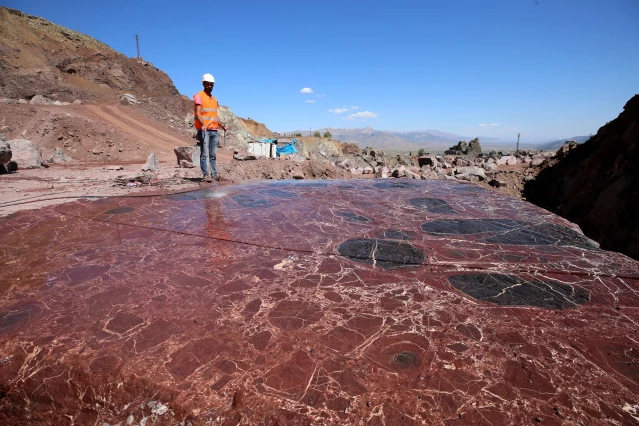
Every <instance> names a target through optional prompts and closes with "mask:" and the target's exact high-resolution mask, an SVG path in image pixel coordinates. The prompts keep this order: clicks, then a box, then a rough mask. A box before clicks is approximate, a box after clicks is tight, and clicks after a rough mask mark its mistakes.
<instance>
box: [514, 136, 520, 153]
mask: <svg viewBox="0 0 639 426" xmlns="http://www.w3.org/2000/svg"><path fill="white" fill-rule="evenodd" d="M520 136H521V133H517V150H516V151H515V154H517V153H518V152H519V137H520Z"/></svg>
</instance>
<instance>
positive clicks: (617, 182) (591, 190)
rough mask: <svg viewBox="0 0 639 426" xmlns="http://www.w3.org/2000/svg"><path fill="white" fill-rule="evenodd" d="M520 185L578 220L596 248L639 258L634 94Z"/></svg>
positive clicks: (638, 132)
mask: <svg viewBox="0 0 639 426" xmlns="http://www.w3.org/2000/svg"><path fill="white" fill-rule="evenodd" d="M557 157H558V158H559V157H563V158H561V159H559V160H558V162H557V163H556V164H554V165H552V166H550V167H547V168H545V169H544V170H542V171H541V172H540V173H539V175H538V176H537V178H536V179H535V180H533V181H530V182H529V183H527V184H526V186H525V191H524V192H525V195H526V197H527V199H528V200H529V201H531V202H533V203H535V204H537V205H539V206H541V207H544V208H546V209H548V210H550V211H552V212H555V213H557V214H559V215H561V216H563V217H565V218H566V219H568V220H570V221H572V222H575V223H576V224H578V225H579V226H580V227H581V229H582V230H583V231H584V233H585V234H586V235H587V236H589V237H590V238H592V239H594V240H596V241H598V242H599V243H600V244H601V247H602V248H604V249H608V250H614V251H619V252H621V253H624V254H627V255H628V256H630V257H633V258H635V259H639V220H637V217H638V215H639V167H638V164H639V95H635V96H634V97H633V98H632V99H630V100H629V101H628V102H627V103H626V105H625V107H624V111H623V112H622V113H621V114H620V115H619V117H617V118H616V119H615V120H613V121H611V122H609V123H607V124H606V125H605V126H603V127H601V128H600V129H599V131H598V132H597V134H596V135H595V136H593V137H592V138H591V139H590V140H589V141H587V142H585V143H583V144H580V145H575V146H574V147H572V146H564V147H563V148H561V149H560V150H559V152H558V156H557Z"/></svg>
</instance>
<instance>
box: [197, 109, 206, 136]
mask: <svg viewBox="0 0 639 426" xmlns="http://www.w3.org/2000/svg"><path fill="white" fill-rule="evenodd" d="M195 115H196V116H197V119H198V120H199V122H200V124H201V125H202V128H203V129H205V130H206V127H205V126H204V119H203V118H202V105H196V106H195Z"/></svg>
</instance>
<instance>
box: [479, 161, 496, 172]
mask: <svg viewBox="0 0 639 426" xmlns="http://www.w3.org/2000/svg"><path fill="white" fill-rule="evenodd" d="M482 167H483V168H484V169H485V170H486V171H488V172H493V171H495V170H497V164H495V163H494V162H493V163H484V164H482Z"/></svg>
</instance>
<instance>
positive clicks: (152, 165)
mask: <svg viewBox="0 0 639 426" xmlns="http://www.w3.org/2000/svg"><path fill="white" fill-rule="evenodd" d="M161 168H162V166H160V160H158V157H156V156H155V152H152V153H151V154H149V158H147V159H146V164H145V165H144V166H143V167H142V171H143V172H145V171H150V172H154V171H157V170H160V169H161Z"/></svg>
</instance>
